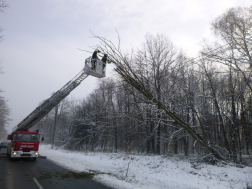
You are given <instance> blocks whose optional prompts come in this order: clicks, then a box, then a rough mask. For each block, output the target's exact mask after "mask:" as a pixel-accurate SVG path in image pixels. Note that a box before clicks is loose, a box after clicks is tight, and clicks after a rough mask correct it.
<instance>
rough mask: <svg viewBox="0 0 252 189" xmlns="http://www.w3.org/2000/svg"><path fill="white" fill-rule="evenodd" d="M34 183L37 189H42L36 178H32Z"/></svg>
mask: <svg viewBox="0 0 252 189" xmlns="http://www.w3.org/2000/svg"><path fill="white" fill-rule="evenodd" d="M33 180H34V182H35V183H36V184H37V185H38V187H39V189H44V188H43V187H42V186H41V185H40V184H39V182H38V181H37V179H36V178H33Z"/></svg>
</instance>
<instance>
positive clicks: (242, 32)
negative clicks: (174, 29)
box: [35, 6, 252, 162]
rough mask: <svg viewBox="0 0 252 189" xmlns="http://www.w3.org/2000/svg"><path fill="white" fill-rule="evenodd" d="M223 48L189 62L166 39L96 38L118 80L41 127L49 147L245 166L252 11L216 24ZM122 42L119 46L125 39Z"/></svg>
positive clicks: (211, 47) (251, 127)
mask: <svg viewBox="0 0 252 189" xmlns="http://www.w3.org/2000/svg"><path fill="white" fill-rule="evenodd" d="M212 30H213V32H214V34H215V36H216V40H217V41H218V42H216V43H214V44H204V45H202V46H203V47H202V50H201V52H200V56H199V57H198V58H190V57H187V55H186V54H184V53H183V52H182V51H179V50H178V49H176V47H175V45H173V43H172V42H171V41H170V40H169V39H168V38H167V37H166V36H165V35H160V34H158V35H155V36H154V35H151V34H147V35H146V39H145V42H144V43H143V45H142V47H141V48H139V49H138V50H137V51H135V52H134V53H130V54H123V52H122V51H121V49H120V44H119V45H118V46H117V45H114V44H113V43H112V42H111V41H109V40H107V39H104V38H101V37H99V36H95V35H94V37H96V38H98V39H99V40H100V42H101V43H100V45H98V46H96V48H98V49H99V50H100V51H101V52H103V53H107V54H109V58H110V61H111V62H112V63H113V64H114V65H115V67H116V68H115V71H116V72H117V73H118V75H119V76H120V77H119V79H111V78H105V79H101V80H99V86H98V88H97V89H96V90H94V91H93V92H92V93H91V94H90V95H89V96H88V97H87V98H85V99H82V100H73V99H69V98H66V99H65V100H64V101H62V102H61V103H60V104H59V105H58V106H57V107H56V108H55V109H54V110H53V111H52V112H50V113H49V114H48V115H47V116H46V117H44V118H43V119H42V120H41V121H40V122H39V123H38V124H37V125H36V126H35V127H36V128H39V129H40V132H42V133H43V134H44V135H45V143H48V144H51V143H53V142H52V140H53V136H54V135H53V128H54V126H55V127H56V129H55V131H56V132H55V138H54V144H55V145H57V146H61V147H64V148H65V149H72V150H86V151H106V152H119V151H123V152H126V153H138V154H141V153H150V154H164V155H173V154H182V155H185V156H189V155H198V154H200V155H202V157H203V159H205V160H207V161H213V162H214V161H215V159H216V158H217V159H222V160H232V161H234V162H242V161H243V158H244V157H250V155H251V152H252V151H251V150H252V135H251V134H252V96H251V94H252V93H251V92H252V83H251V74H252V57H251V52H252V38H251V32H252V6H251V7H247V8H232V9H229V10H228V11H227V12H226V13H225V14H223V15H221V16H219V17H218V18H216V19H215V20H214V21H213V22H212ZM119 42H120V41H119Z"/></svg>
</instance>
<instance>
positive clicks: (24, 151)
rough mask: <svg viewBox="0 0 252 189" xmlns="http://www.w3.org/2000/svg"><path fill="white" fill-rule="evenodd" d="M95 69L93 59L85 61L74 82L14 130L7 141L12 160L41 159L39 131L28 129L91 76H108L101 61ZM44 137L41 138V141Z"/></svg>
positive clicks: (48, 100) (97, 62) (71, 81)
mask: <svg viewBox="0 0 252 189" xmlns="http://www.w3.org/2000/svg"><path fill="white" fill-rule="evenodd" d="M93 64H95V65H96V66H95V68H94V69H93V68H92V66H91V65H92V62H91V57H89V58H87V59H86V60H85V66H84V68H83V69H82V70H81V72H80V73H78V74H77V75H76V76H75V77H74V78H73V79H72V80H70V81H69V82H67V84H65V85H64V86H63V87H62V88H61V89H60V90H58V91H57V92H56V93H54V94H53V95H52V96H51V97H50V98H48V99H47V100H45V101H44V102H43V103H42V104H41V105H40V106H38V107H37V108H36V109H35V110H34V111H33V112H32V113H30V114H29V115H28V116H27V117H26V118H25V119H24V120H23V121H21V122H20V123H19V124H18V125H17V126H16V127H14V128H13V129H12V133H11V134H10V135H8V137H7V140H11V142H9V143H8V146H7V155H8V156H9V158H10V159H12V158H33V160H36V159H37V157H39V152H38V149H39V142H40V134H39V132H38V130H37V131H35V132H30V131H29V130H28V129H30V128H31V127H33V126H34V125H35V124H36V123H37V122H39V121H40V120H41V119H42V118H43V117H44V116H45V115H47V114H48V113H49V112H50V111H51V110H52V109H53V108H54V107H55V106H57V105H58V104H59V103H60V101H61V100H63V99H64V98H65V97H66V96H68V95H69V94H70V92H71V91H72V90H74V89H75V88H76V87H77V86H78V85H79V84H80V83H81V82H82V81H83V80H84V79H86V78H87V77H88V76H89V75H92V76H94V77H98V78H103V77H105V76H106V70H105V68H104V66H103V65H104V64H103V62H102V61H101V60H97V61H96V62H95V63H94V62H93ZM43 140H44V137H41V141H43Z"/></svg>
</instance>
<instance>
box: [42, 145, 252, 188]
mask: <svg viewBox="0 0 252 189" xmlns="http://www.w3.org/2000/svg"><path fill="white" fill-rule="evenodd" d="M40 154H41V155H43V156H47V159H49V160H51V161H53V162H54V163H56V164H58V165H60V166H63V167H65V168H68V169H70V170H72V171H76V172H83V171H90V170H94V171H98V172H101V173H106V174H98V175H96V176H95V178H94V179H95V180H96V181H98V182H101V183H103V184H104V185H107V186H110V187H113V188H116V189H165V188H167V189H175V188H176V189H180V188H181V189H204V188H210V189H230V188H234V189H243V188H247V186H250V187H252V167H244V168H238V167H235V166H231V165H225V164H220V165H219V166H216V165H215V166H213V165H209V164H205V163H196V162H194V163H192V161H190V160H189V159H181V158H179V157H165V156H156V155H155V156H154V155H153V156H147V155H144V156H143V155H129V154H125V153H99V152H95V153H91V152H88V153H85V152H75V151H68V150H62V149H57V150H55V149H54V150H52V149H51V146H50V145H41V146H40Z"/></svg>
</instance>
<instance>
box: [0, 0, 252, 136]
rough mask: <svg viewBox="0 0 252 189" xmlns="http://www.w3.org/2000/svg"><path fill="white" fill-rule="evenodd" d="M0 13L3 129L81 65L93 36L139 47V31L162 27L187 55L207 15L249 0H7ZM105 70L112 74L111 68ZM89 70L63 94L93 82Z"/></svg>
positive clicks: (78, 93) (206, 31) (251, 1)
mask: <svg viewBox="0 0 252 189" xmlns="http://www.w3.org/2000/svg"><path fill="white" fill-rule="evenodd" d="M6 2H7V3H8V4H9V8H8V9H6V10H5V12H4V13H0V26H1V27H2V29H3V31H2V32H1V35H2V36H3V41H2V42H1V44H0V59H1V60H2V61H1V67H2V68H3V71H4V74H1V75H0V89H2V90H3V91H4V92H3V93H1V96H4V97H5V99H6V100H8V106H9V107H10V108H11V111H12V112H11V119H13V121H11V122H10V124H9V126H8V128H7V130H8V131H9V132H10V131H11V130H12V128H13V127H15V126H16V125H17V124H18V123H19V122H20V121H22V120H23V119H24V118H25V117H26V116H27V115H28V114H30V113H31V112H32V111H33V110H34V109H35V108H36V107H37V106H38V104H39V103H40V102H41V101H43V100H45V99H47V98H49V97H50V95H51V94H52V92H56V91H57V90H59V89H60V88H61V87H62V86H63V85H65V84H66V83H67V82H68V81H69V80H71V79H72V78H73V77H74V76H75V75H76V74H77V73H79V71H80V70H81V69H82V68H83V66H84V60H85V58H87V57H88V56H90V55H91V54H89V53H87V52H83V51H79V50H77V48H80V49H85V50H91V49H90V46H93V45H96V44H97V43H98V41H97V40H96V39H94V38H92V34H91V32H90V30H91V31H92V32H93V33H94V34H96V35H99V36H102V37H105V38H107V39H110V40H112V41H113V42H114V43H116V42H117V33H116V30H117V31H118V33H119V34H120V38H121V43H122V49H123V51H125V52H126V51H129V50H130V49H131V48H135V49H137V48H139V47H140V45H141V44H142V43H143V42H144V38H145V35H146V34H147V33H151V34H153V35H156V34H164V35H166V36H167V37H168V38H169V39H170V40H171V41H172V42H173V43H174V45H175V46H177V48H179V49H183V51H184V52H186V53H187V54H188V56H193V57H195V56H197V52H198V51H199V50H200V44H201V43H202V41H203V39H204V38H206V39H210V38H212V34H211V31H210V23H211V22H212V21H213V20H214V19H215V18H216V17H218V16H219V15H221V14H223V13H224V12H226V11H227V9H228V8H231V7H237V6H249V5H252V0H120V1H119V0H106V1H104V0H71V1H69V0H40V1H39V0H22V1H20V0H6ZM107 76H108V77H110V76H112V73H111V72H108V73H107ZM97 81H98V79H97V78H94V77H92V76H89V77H88V78H87V79H85V80H84V81H83V82H82V84H81V85H80V86H79V87H78V88H76V89H75V90H74V91H73V92H72V93H71V94H70V95H69V98H74V99H82V98H85V97H87V95H88V94H90V93H91V92H92V90H93V89H94V88H96V86H97Z"/></svg>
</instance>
